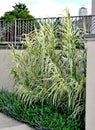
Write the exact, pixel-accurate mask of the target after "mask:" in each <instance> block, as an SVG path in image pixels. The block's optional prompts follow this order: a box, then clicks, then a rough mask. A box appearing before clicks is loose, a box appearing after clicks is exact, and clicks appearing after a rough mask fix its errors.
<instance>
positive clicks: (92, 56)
mask: <svg viewBox="0 0 95 130" xmlns="http://www.w3.org/2000/svg"><path fill="white" fill-rule="evenodd" d="M86 130H95V38H94V39H89V40H88V42H87V81H86Z"/></svg>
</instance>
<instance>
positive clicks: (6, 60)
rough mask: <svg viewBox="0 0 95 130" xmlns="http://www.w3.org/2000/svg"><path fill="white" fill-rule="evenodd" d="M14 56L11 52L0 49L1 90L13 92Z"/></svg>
mask: <svg viewBox="0 0 95 130" xmlns="http://www.w3.org/2000/svg"><path fill="white" fill-rule="evenodd" d="M12 66H13V63H12V55H11V50H8V49H7V50H1V49H0V89H1V88H4V89H8V90H9V91H13V86H14V80H13V77H12V75H11V74H10V73H11V67H12Z"/></svg>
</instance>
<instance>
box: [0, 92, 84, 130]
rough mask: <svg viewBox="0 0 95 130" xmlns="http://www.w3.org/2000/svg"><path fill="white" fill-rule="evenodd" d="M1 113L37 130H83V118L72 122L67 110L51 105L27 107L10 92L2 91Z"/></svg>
mask: <svg viewBox="0 0 95 130" xmlns="http://www.w3.org/2000/svg"><path fill="white" fill-rule="evenodd" d="M0 112H3V113H5V114H7V115H8V116H11V117H13V118H15V119H16V120H18V121H20V122H24V123H27V124H28V125H30V126H31V127H34V128H35V129H36V130H75V129H76V130H82V129H84V121H83V118H82V119H81V120H72V119H70V118H68V117H69V115H70V113H68V111H67V110H65V109H63V110H62V109H57V108H55V107H51V106H50V105H47V104H44V105H43V106H42V105H40V104H39V103H37V104H35V105H33V106H31V107H26V106H25V105H24V104H22V103H21V102H20V100H18V98H17V96H16V95H15V94H13V93H10V92H8V91H4V90H1V91H0Z"/></svg>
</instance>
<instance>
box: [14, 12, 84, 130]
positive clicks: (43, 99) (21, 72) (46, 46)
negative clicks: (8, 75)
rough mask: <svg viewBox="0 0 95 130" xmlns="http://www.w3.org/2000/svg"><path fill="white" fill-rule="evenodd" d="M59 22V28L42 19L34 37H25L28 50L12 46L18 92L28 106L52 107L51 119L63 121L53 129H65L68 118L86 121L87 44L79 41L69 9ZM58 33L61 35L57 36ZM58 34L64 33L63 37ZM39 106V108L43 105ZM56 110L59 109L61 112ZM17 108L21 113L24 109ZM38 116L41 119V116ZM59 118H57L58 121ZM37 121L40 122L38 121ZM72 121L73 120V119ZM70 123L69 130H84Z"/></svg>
mask: <svg viewBox="0 0 95 130" xmlns="http://www.w3.org/2000/svg"><path fill="white" fill-rule="evenodd" d="M60 22H61V26H58V28H57V26H55V25H52V24H51V22H50V21H49V20H48V22H47V23H45V22H42V23H41V24H40V25H39V26H40V27H39V29H36V28H35V30H34V31H33V32H32V34H33V35H32V36H33V37H32V38H30V37H26V40H25V42H24V43H23V44H24V45H25V47H26V49H25V50H23V51H20V52H19V51H17V50H15V49H14V48H12V55H13V58H14V62H15V67H14V68H12V74H13V76H14V78H15V90H16V91H15V94H16V95H17V97H18V100H21V102H22V104H24V106H26V107H25V108H27V109H28V108H29V109H31V106H32V107H35V105H39V104H40V106H41V111H42V108H43V109H45V108H47V107H48V106H49V108H48V109H50V108H51V109H52V110H50V113H51V114H50V118H51V119H52V120H53V119H55V117H52V116H51V115H52V113H53V115H54V116H56V117H58V120H59V122H60V123H62V122H63V123H62V124H60V123H59V124H58V126H54V127H53V126H48V127H50V128H48V129H50V130H52V129H54V130H57V129H59V128H60V129H63V130H65V128H66V127H65V128H64V126H61V125H64V121H65V122H67V123H68V121H74V120H76V121H77V120H78V121H80V120H81V119H82V120H83V122H84V120H85V88H86V85H85V84H86V49H85V47H84V43H83V42H82V43H80V39H79V38H78V36H77V34H78V31H79V30H78V29H76V28H75V26H74V24H73V21H72V20H71V19H70V13H69V11H68V10H67V17H66V18H61V21H60ZM62 25H63V26H62ZM56 34H58V36H57V37H56ZM59 34H61V35H60V36H61V40H60V39H59V38H60V37H59ZM81 44H82V47H81ZM57 48H60V49H59V50H58V49H57ZM45 105H46V106H45ZM38 108H39V109H40V107H38ZM20 109H24V108H20ZM35 109H36V108H35ZM13 110H15V107H14V109H13ZM55 110H60V111H61V114H59V113H58V111H55ZM18 111H19V115H21V116H22V115H23V113H22V112H24V110H23V111H22V112H21V111H20V110H18ZM53 111H54V112H53ZM20 112H21V113H22V114H20ZM56 112H57V115H56ZM65 112H66V113H65ZM64 113H65V116H66V118H65V117H64ZM68 113H69V114H68ZM30 115H31V114H30ZM45 115H46V113H45V114H43V116H45ZM59 115H60V116H59ZM37 117H38V118H39V115H37ZM41 117H42V115H41ZM46 118H48V117H46ZM46 118H44V120H46ZM59 118H60V119H59ZM51 119H50V121H49V119H47V123H46V122H45V124H46V125H45V127H46V128H45V127H44V128H42V129H47V124H48V123H49V122H52V121H51ZM64 119H65V120H64ZM67 119H70V120H67ZM34 120H35V119H34ZM39 120H40V119H39ZM58 120H57V121H55V122H56V124H57V122H58ZM60 120H62V121H60ZM63 120H64V121H63ZM32 121H33V120H32V119H31V122H32ZM42 121H43V119H42ZM37 123H38V124H39V121H38V122H37ZM49 124H50V123H49ZM70 124H71V125H72V124H73V123H71V122H70ZM70 124H69V125H70ZM75 124H76V123H75ZM78 124H80V123H78ZM78 124H77V125H78ZM35 125H36V124H35ZM52 125H54V122H52ZM65 125H66V124H65ZM69 125H67V128H68V129H67V128H66V130H69V129H70V130H73V129H74V130H78V129H79V130H80V129H81V127H77V128H75V126H76V125H75V126H74V128H72V126H71V125H70V126H69ZM41 126H44V125H41Z"/></svg>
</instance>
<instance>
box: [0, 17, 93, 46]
mask: <svg viewBox="0 0 95 130" xmlns="http://www.w3.org/2000/svg"><path fill="white" fill-rule="evenodd" d="M64 19H65V17H57V18H55V17H52V18H49V20H50V22H51V24H52V25H53V24H55V23H56V22H57V24H61V22H62V21H64ZM71 20H72V22H73V24H74V25H75V27H76V28H79V29H80V34H81V32H82V31H83V28H84V27H85V30H86V32H87V33H94V32H95V16H94V15H88V16H73V17H71ZM41 21H45V22H47V21H48V18H43V19H42V18H37V19H35V20H33V19H15V20H0V44H8V43H14V44H17V43H21V41H22V40H23V35H24V34H28V33H30V32H31V31H32V30H33V29H34V25H35V26H38V24H39V23H40V22H41ZM34 23H35V24H34Z"/></svg>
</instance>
